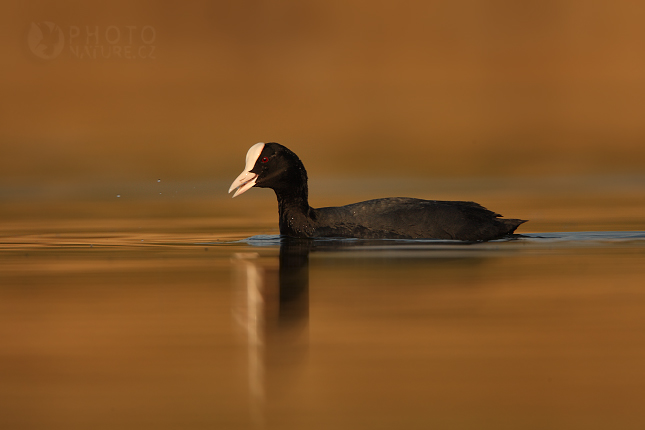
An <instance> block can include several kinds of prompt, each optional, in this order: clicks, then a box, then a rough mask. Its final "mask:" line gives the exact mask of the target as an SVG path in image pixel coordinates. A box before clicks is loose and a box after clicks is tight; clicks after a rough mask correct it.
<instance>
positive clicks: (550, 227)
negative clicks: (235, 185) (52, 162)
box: [0, 191, 645, 429]
mask: <svg viewBox="0 0 645 430" xmlns="http://www.w3.org/2000/svg"><path fill="white" fill-rule="evenodd" d="M639 192H640V191H639ZM247 194H248V193H247ZM126 196H127V195H126ZM258 196H259V197H257V198H256V197H250V198H249V199H246V200H243V201H240V203H238V199H235V200H234V202H235V204H237V205H240V206H239V207H238V208H240V207H241V208H242V209H241V210H240V212H238V213H234V212H226V213H224V212H217V211H216V210H215V211H214V210H213V207H212V206H209V204H208V203H204V202H203V201H202V200H200V199H187V200H186V204H188V206H182V208H184V209H182V208H176V207H175V206H172V207H174V208H175V209H174V211H175V212H170V213H168V212H165V215H164V216H151V214H150V213H149V212H146V211H150V207H154V208H155V210H160V209H162V208H166V207H170V205H167V206H164V204H165V203H164V202H163V201H161V202H159V201H156V202H155V201H143V202H138V203H136V204H135V203H133V205H131V206H128V209H127V211H126V210H125V209H119V208H115V207H114V203H113V202H111V201H107V200H106V201H97V202H94V203H93V204H92V207H93V209H92V210H89V209H85V210H86V212H83V210H84V209H82V208H83V207H84V205H83V204H82V203H79V202H69V201H68V202H67V203H66V204H69V206H67V207H62V206H60V205H53V204H52V203H51V202H50V203H48V204H44V205H42V206H38V205H36V203H34V202H30V201H23V202H22V203H20V204H21V205H23V206H22V209H20V207H19V206H16V204H12V205H11V207H10V208H8V209H7V211H5V212H4V214H5V215H4V218H3V222H2V227H1V228H0V381H1V383H0V427H1V428H3V429H4V428H6V429H31V428H33V429H41V428H64V429H86V428H97V429H101V428H104V429H114V428H126V429H127V428H132V429H141V428H151V429H152V428H154V429H165V428H168V429H171V428H172V429H174V428H190V429H198V428H209V429H213V428H233V429H234V428H244V429H246V428H249V429H253V428H281V429H282V428H294V429H295V428H298V429H302V428H313V429H316V428H320V429H328V428H348V429H357V428H358V429H360V428H365V429H368V428H369V429H379V428H382V429H389V428H395V427H396V428H399V427H400V428H412V429H415V428H418V429H422V428H423V429H425V428H451V429H458V428H477V429H482V428H491V429H493V428H494V429H517V428H528V429H531V428H534V429H544V428H553V429H572V428H580V429H605V428H621V429H632V428H633V429H637V428H638V429H640V428H643V426H644V425H645V412H644V411H643V408H642V400H643V399H644V398H645V367H644V366H643V363H644V362H645V335H644V333H645V288H644V287H643V285H644V283H643V279H645V231H643V230H644V229H643V228H639V226H642V224H641V223H642V221H643V216H642V213H643V212H642V208H643V205H644V203H643V202H642V201H635V200H634V198H633V197H641V194H638V193H635V194H634V193H632V194H631V195H630V196H629V197H628V198H622V200H621V198H619V197H616V196H615V195H613V196H612V195H609V194H605V195H604V196H601V197H598V198H595V197H594V198H593V199H588V200H585V199H582V201H578V202H577V204H573V203H569V204H565V203H562V202H563V201H565V200H566V199H564V198H559V197H558V196H557V195H556V196H555V197H554V196H553V195H552V194H549V195H548V197H543V198H541V199H540V198H539V196H538V197H536V196H537V194H535V193H534V194H532V197H533V200H532V199H530V198H529V197H527V196H525V198H524V199H522V198H520V197H518V198H515V199H512V200H511V201H510V202H509V201H508V199H506V198H504V197H505V196H503V195H502V196H500V195H496V194H495V193H490V192H486V191H484V192H482V195H481V196H482V197H484V199H482V198H477V200H479V201H482V202H485V204H486V205H487V206H490V207H492V208H495V209H496V210H500V211H502V212H503V213H504V214H507V215H509V216H513V217H527V218H530V219H531V222H529V223H528V224H526V225H524V226H522V227H521V232H522V233H524V235H523V236H522V237H519V238H516V239H513V240H500V241H493V242H488V243H475V244H463V243H455V242H446V241H443V242H441V241H358V240H341V241H334V240H319V241H304V242H303V241H284V240H280V238H279V237H278V236H276V235H275V233H276V231H275V214H274V211H275V203H274V202H273V201H272V199H271V198H270V196H268V197H267V196H264V195H260V194H258ZM350 197H351V196H350ZM612 199H613V200H612ZM607 201H612V202H613V205H614V206H613V210H610V208H608V207H607V205H606V203H607ZM490 202H492V203H490ZM554 202H557V204H555V203H554ZM13 203H15V201H14V202H13ZM496 203H497V204H496ZM118 204H122V203H118ZM220 204H221V205H230V204H232V203H231V202H230V201H228V200H227V201H223V200H222V201H217V205H220ZM513 204H515V205H517V209H516V210H515V211H513V210H511V211H510V213H509V210H508V209H506V208H504V207H502V208H500V207H499V206H504V205H506V206H507V207H510V206H513ZM30 205H31V206H30ZM48 205H49V206H48ZM175 205H176V203H175ZM265 205H266V208H264V206H265ZM35 207H40V208H41V210H42V211H44V212H42V213H41V212H39V211H37V210H35V209H34V208H35ZM217 207H219V206H217ZM226 207H228V208H230V207H231V206H226ZM254 207H256V208H257V211H256V212H253V211H252V210H250V209H252V208H254ZM25 208H26V209H25ZM30 208H31V209H30ZM141 208H144V209H141ZM186 208H188V209H186ZM140 210H141V212H139V211H140ZM228 210H229V211H232V209H228ZM119 211H123V212H119ZM185 212H190V213H191V214H192V215H191V216H187V215H186V213H185ZM211 212H215V216H211V217H209V216H207V215H208V214H209V213H211ZM518 212H519V213H518ZM20 213H22V214H23V215H24V216H23V215H20V216H18V215H19V214H20ZM70 213H77V214H78V213H80V214H83V215H82V216H71V215H70ZM119 214H120V215H121V216H119ZM555 227H561V228H560V229H557V228H555ZM598 227H601V228H598Z"/></svg>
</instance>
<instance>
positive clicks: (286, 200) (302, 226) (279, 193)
mask: <svg viewBox="0 0 645 430" xmlns="http://www.w3.org/2000/svg"><path fill="white" fill-rule="evenodd" d="M274 191H275V195H276V197H277V199H278V214H279V216H280V234H281V235H285V236H292V237H309V236H311V234H312V233H313V230H312V229H313V226H312V222H313V220H312V218H311V213H312V209H311V207H310V206H309V200H308V198H307V187H306V185H305V187H301V188H299V189H288V190H274Z"/></svg>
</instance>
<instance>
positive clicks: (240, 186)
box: [228, 142, 264, 197]
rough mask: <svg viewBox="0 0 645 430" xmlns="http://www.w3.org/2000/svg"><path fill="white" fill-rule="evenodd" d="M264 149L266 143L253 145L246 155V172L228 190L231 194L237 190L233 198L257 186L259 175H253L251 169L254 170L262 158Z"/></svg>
mask: <svg viewBox="0 0 645 430" xmlns="http://www.w3.org/2000/svg"><path fill="white" fill-rule="evenodd" d="M263 149H264V143H262V142H260V143H256V144H255V145H253V146H252V147H251V148H250V149H249V151H248V152H247V153H246V166H244V171H243V172H242V173H240V176H238V177H237V178H235V180H234V181H233V183H232V184H231V187H230V188H229V189H228V192H229V193H230V192H231V191H233V190H234V189H236V188H237V191H235V194H233V197H237V196H239V195H240V194H242V193H243V192H245V191H246V190H248V189H250V188H252V187H253V186H254V185H255V181H256V180H257V179H258V175H257V174H256V173H251V169H253V166H255V162H256V161H257V159H258V157H259V156H260V153H262V150H263Z"/></svg>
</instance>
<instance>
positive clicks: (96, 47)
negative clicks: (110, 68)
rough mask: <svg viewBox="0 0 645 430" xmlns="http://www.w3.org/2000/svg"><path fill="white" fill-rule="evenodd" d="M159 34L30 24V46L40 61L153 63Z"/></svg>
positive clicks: (124, 27)
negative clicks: (70, 60) (61, 59)
mask: <svg viewBox="0 0 645 430" xmlns="http://www.w3.org/2000/svg"><path fill="white" fill-rule="evenodd" d="M156 40H157V31H156V30H155V28H154V27H153V26H151V25H145V26H135V25H108V26H98V25H85V26H79V25H70V26H67V27H63V28H61V27H60V26H58V25H56V24H54V23H53V22H49V21H44V22H41V23H39V24H36V23H35V22H32V23H31V26H30V27H29V33H28V35H27V44H28V45H29V49H30V50H31V52H32V54H34V55H35V56H36V57H38V58H39V59H41V60H53V59H55V58H57V57H66V58H71V59H79V60H109V59H113V60H115V59H116V60H118V59H125V60H137V59H141V60H154V59H156V45H155V41H156Z"/></svg>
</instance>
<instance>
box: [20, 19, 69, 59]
mask: <svg viewBox="0 0 645 430" xmlns="http://www.w3.org/2000/svg"><path fill="white" fill-rule="evenodd" d="M27 43H28V44H29V49H31V52H32V53H33V54H34V55H35V56H36V57H38V58H40V59H41V60H53V59H54V58H56V57H58V56H59V55H60V53H61V52H62V51H63V47H64V45H65V36H64V35H63V30H61V28H60V27H59V26H57V25H56V24H54V23H53V22H49V21H45V22H41V23H40V24H36V23H34V22H32V23H31V26H30V27H29V34H28V35H27Z"/></svg>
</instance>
